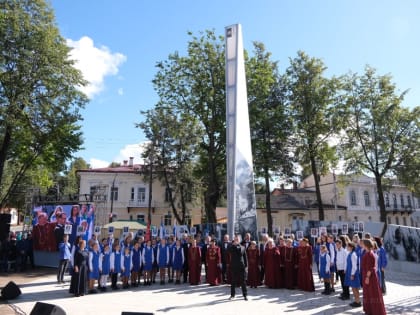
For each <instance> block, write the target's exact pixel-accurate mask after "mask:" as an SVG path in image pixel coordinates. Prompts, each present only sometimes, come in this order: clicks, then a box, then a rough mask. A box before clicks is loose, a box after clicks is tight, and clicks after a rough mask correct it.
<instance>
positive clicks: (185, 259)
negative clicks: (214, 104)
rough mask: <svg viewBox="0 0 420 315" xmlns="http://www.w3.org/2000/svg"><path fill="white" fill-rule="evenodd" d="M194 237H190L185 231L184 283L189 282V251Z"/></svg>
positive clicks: (183, 246) (183, 247)
mask: <svg viewBox="0 0 420 315" xmlns="http://www.w3.org/2000/svg"><path fill="white" fill-rule="evenodd" d="M192 239H193V238H192V237H188V234H186V233H185V234H184V235H183V239H182V242H181V246H182V249H183V251H184V268H183V271H182V276H183V280H184V283H187V282H188V251H189V249H190V247H191V242H192Z"/></svg>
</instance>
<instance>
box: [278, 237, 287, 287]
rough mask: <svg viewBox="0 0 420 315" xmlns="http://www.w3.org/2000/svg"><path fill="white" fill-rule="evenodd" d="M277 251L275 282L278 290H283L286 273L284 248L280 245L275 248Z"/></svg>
mask: <svg viewBox="0 0 420 315" xmlns="http://www.w3.org/2000/svg"><path fill="white" fill-rule="evenodd" d="M277 249H278V251H279V254H280V255H279V259H278V267H277V270H278V271H277V282H278V287H279V288H285V287H286V278H285V277H286V275H285V274H286V273H285V269H284V260H285V257H286V246H285V245H280V246H277Z"/></svg>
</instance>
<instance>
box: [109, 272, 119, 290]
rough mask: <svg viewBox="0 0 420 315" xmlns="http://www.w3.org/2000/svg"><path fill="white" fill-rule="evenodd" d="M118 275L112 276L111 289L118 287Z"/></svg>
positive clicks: (115, 273) (113, 274)
mask: <svg viewBox="0 0 420 315" xmlns="http://www.w3.org/2000/svg"><path fill="white" fill-rule="evenodd" d="M117 280H118V273H117V272H113V273H112V274H111V288H113V289H115V288H116V287H117Z"/></svg>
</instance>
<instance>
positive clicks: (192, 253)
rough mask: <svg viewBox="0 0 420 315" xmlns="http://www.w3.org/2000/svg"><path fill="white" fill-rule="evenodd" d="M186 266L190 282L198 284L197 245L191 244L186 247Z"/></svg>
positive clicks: (199, 263) (199, 272)
mask: <svg viewBox="0 0 420 315" xmlns="http://www.w3.org/2000/svg"><path fill="white" fill-rule="evenodd" d="M188 268H189V274H190V284H193V285H194V284H199V283H200V278H201V251H200V247H198V246H191V247H190V248H189V249H188Z"/></svg>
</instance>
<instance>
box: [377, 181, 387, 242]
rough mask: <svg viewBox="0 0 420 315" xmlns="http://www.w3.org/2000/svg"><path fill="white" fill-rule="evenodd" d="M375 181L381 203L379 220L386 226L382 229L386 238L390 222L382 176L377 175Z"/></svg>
mask: <svg viewBox="0 0 420 315" xmlns="http://www.w3.org/2000/svg"><path fill="white" fill-rule="evenodd" d="M375 181H376V190H377V191H378V203H379V220H380V221H381V222H382V223H383V224H384V227H383V229H382V235H381V236H382V237H384V235H385V232H386V229H387V226H388V221H387V219H386V217H387V215H386V207H385V199H384V191H383V189H382V177H381V175H379V174H377V173H375Z"/></svg>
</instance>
